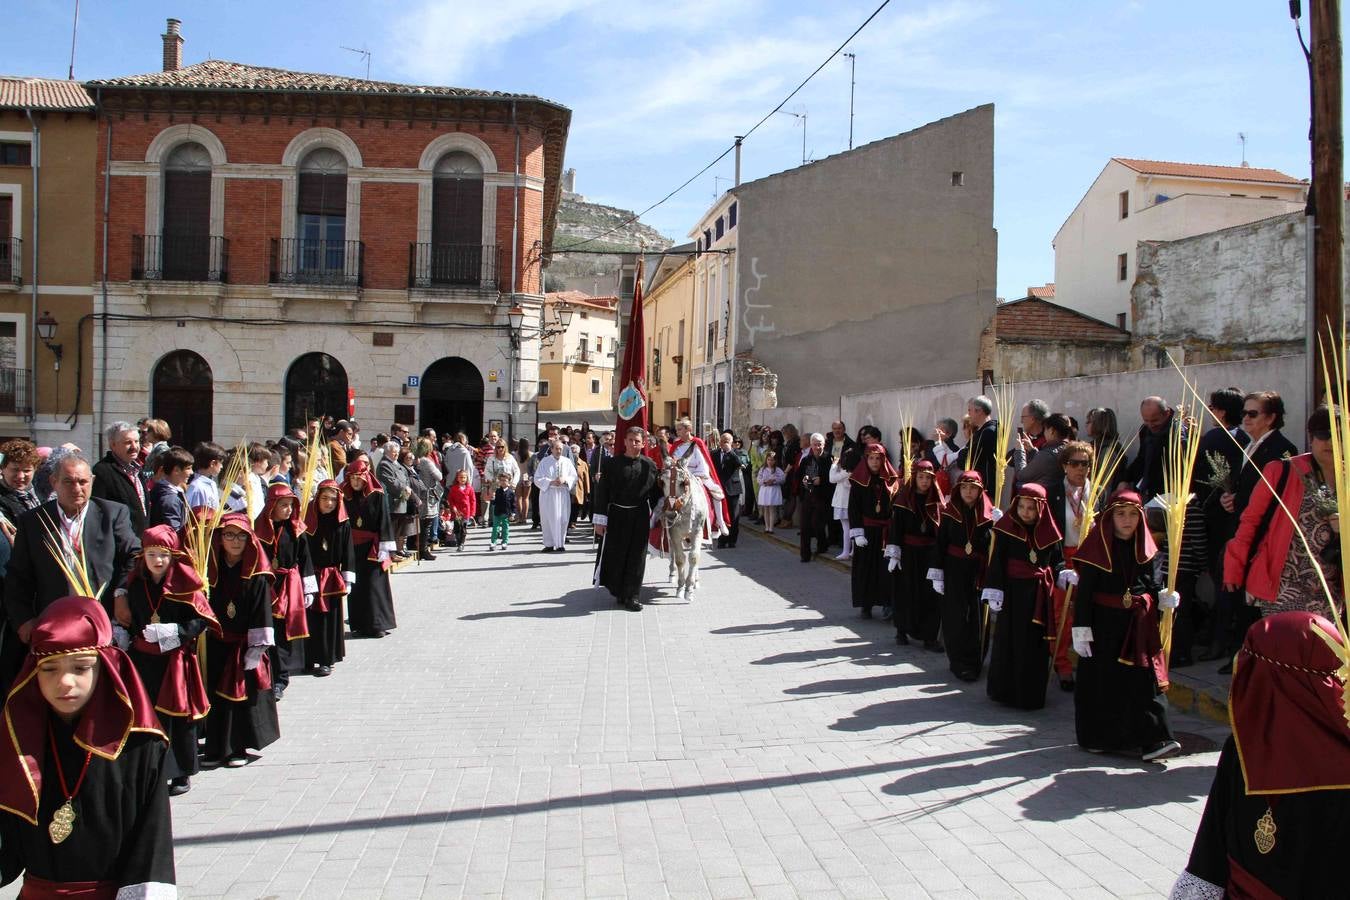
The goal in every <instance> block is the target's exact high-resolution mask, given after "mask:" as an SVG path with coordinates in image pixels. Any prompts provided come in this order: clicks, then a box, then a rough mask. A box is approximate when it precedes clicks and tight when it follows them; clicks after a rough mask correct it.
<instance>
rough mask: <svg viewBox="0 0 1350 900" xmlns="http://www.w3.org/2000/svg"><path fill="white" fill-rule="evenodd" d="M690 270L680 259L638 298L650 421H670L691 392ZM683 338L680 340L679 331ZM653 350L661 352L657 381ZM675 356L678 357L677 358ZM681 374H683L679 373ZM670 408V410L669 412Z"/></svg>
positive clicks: (691, 264) (690, 262) (692, 266)
mask: <svg viewBox="0 0 1350 900" xmlns="http://www.w3.org/2000/svg"><path fill="white" fill-rule="evenodd" d="M694 271H695V264H694V260H693V259H692V258H690V259H688V260H686V261H684V262H683V263H681V264H680V266H679V267H678V268H677V269H675V271H674V272H672V273H671V274H670V276H669V277H667V278H666V279H665V280H664V281H662V282H661V283H660V284H658V285H657V286H656V287H655V288H654V289H653V290H652V291H651V293H649V294H647V295H646V296H644V297H643V298H642V316H643V326H644V328H645V330H646V332H647V348H648V350H647V387H648V390H649V393H650V395H651V396H650V400H651V410H652V422H653V423H655V424H658V425H670V424H673V422H674V419H675V417H676V415H678V414H679V410H680V401H681V400H683V401H685V403H686V404H687V403H688V401H689V398H690V396H691V393H690V385H691V384H692V378H691V377H690V372H691V368H692V366H691V360H692V356H693V354H692V345H693V343H694V341H693V335H694V329H693V324H694ZM681 333H683V335H684V342H683V344H681V342H680V335H681ZM653 350H656V351H659V352H660V356H661V381H660V382H659V383H658V382H657V381H656V374H655V372H654V371H653V370H652V356H653ZM675 357H680V360H679V361H678V362H677V361H676V359H675ZM681 376H683V377H681ZM672 412H673V413H674V414H672Z"/></svg>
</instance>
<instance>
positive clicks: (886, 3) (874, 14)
mask: <svg viewBox="0 0 1350 900" xmlns="http://www.w3.org/2000/svg"><path fill="white" fill-rule="evenodd" d="M890 4H891V0H882V2H881V5H880V6H878V7H877V8H876V9H875V10H873V11H872V14H871V15H870V16H868V17H867V19H866V20H865V21H864V22H863V23H862V24H861V25H859V26H858V27H857V28H856V29H854V31H853V33H852V34H850V35H849V36H848V37H847V38H845V39H844V42H843V43H842V44H840V45H839V46H838V47H836V48H835V50H834V52H833V53H831V54H830V55H829V56H827V57H825V59H824V61H823V62H821V64H820V65H818V66H816V68H815V69H814V70H813V71H812V72H811V74H810V75H807V76H806V78H804V79H802V83H801V84H799V85H797V86H796V87H795V88H793V89H792V93H790V94H788V95H787V96H786V97H784V98H783V100H782V102H781V103H779V104H778V105H777V106H775V107H774V108H773V109H771V110H769V111H768V112H767V113H765V114H764V118H762V119H760V120H759V121H758V122H756V123H755V124H754V125H752V126H751V127H750V130H749V131H747V132H745V134H743V135H741V140H744V139H745V138H748V137H749V136H750V135H752V134H754V133H755V132H756V131H758V130H759V127H760V126H761V125H763V124H764V123H765V122H767V121H769V119H771V118H773V116H774V114H775V113H777V112H778V111H779V110H781V109H782V108H783V107H784V106H786V105H787V104H788V101H790V100H791V99H792V98H793V97H795V96H797V94H798V93H800V92H801V89H802V88H804V87H806V85H807V84H808V83H810V81H811V79H812V78H815V77H816V76H817V75H819V74H820V71H821V69H824V68H825V67H826V66H827V65H829V64H830V62H831V60H833V59H834V58H835V57H836V56H838V55H839V54H840V52H841V51H842V50H843V49H844V48H845V47H847V46H848V45H849V42H850V41H852V40H853V39H854V38H856V37H857V36H858V35H859V34H861V33H862V30H863V29H864V28H866V27H867V26H868V25H871V24H872V20H873V19H875V18H876V17H877V16H879V15H880V14H881V11H882V10H883V9H885V8H886V7H887V6H890ZM735 149H736V145H735V144H734V143H733V144H732V145H731V146H730V147H727V149H725V150H723V151H722V152H721V153H719V154H717V156H716V158H714V159H713V161H712V162H710V163H708V164H707V165H706V166H704V167H703V168H701V169H699V170H698V171H697V172H695V173H694V174H693V175H691V176H690V177H689V178H688V179H686V180H685V181H684V182H683V183H682V184H680V186H679V187H677V188H675V190H673V191H671V192H670V193H669V194H666V195H665V196H664V197H662V198H661V199H660V200H657V201H656V202H655V203H653V204H652V205H651V206H649V207H647V208H646V209H644V210H642V212H639V213H634V214H633V216H632V217H631V218H629V219H628V220H626V221H624V222H620V223H619V224H618V225H615V226H614V227H613V228H611V229H609V230H608V231H603V232H601V233H600V234H597V235H595V237H589V238H586V239H585V240H584V241H577V242H576V243H575V244H568V245H567V246H566V247H559V248H557V249H555V250H553V251H552V252H554V253H562V252H565V251H568V250H572V249H575V248H577V247H581V246H584V245H586V244H589V243H592V242H593V241H598V240H600V238H602V237H606V236H607V235H611V234H613V233H614V232H616V231H618V230H620V229H622V228H627V227H628V226H629V225H632V224H633V223H634V222H636V221H637V220H638V219H641V218H642V217H643V216H645V215H646V214H647V213H649V212H651V211H652V210H654V209H656V208H657V207H658V206H661V205H663V204H664V203H665V202H666V201H667V200H669V199H670V198H671V197H674V196H675V195H676V194H678V193H679V192H680V191H682V190H684V189H685V188H687V187H689V185H691V184H693V183H694V182H695V181H696V180H698V178H699V177H700V176H701V175H703V174H704V173H705V172H707V171H708V170H709V169H711V168H712V167H713V166H715V165H717V164H718V163H720V162H721V161H722V160H724V159H726V158H727V154H728V153H730V152H731V151H733V150H735Z"/></svg>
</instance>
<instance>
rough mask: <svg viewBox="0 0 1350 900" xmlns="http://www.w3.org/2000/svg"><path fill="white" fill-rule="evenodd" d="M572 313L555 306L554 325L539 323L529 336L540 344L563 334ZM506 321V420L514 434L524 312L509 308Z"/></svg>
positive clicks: (570, 320)
mask: <svg viewBox="0 0 1350 900" xmlns="http://www.w3.org/2000/svg"><path fill="white" fill-rule="evenodd" d="M572 313H573V310H572V307H571V305H570V304H567V303H558V304H556V305H555V306H554V307H553V316H554V320H555V324H554V325H552V326H550V325H547V324H545V323H544V322H543V321H541V322H540V323H539V327H538V328H537V329H534V330H533V331H532V332H531V336H532V337H538V338H539V340H540V342H541V343H542V342H544V341H550V340H552V339H553V338H554V337H557V336H558V335H560V334H563V333H565V332H566V331H567V329H568V327H569V326H570V325H571V324H572ZM506 321H507V323H508V324H509V325H510V327H511V388H510V394H511V407H510V411H509V413H508V414H507V419H508V425H509V430H510V431H511V432H512V433H514V432H515V427H516V424H515V423H516V416H515V413H516V385H515V381H516V368H517V367H518V366H519V364H520V345H521V344H522V343H523V342H524V339H525V310H524V309H522V308H521V307H519V306H513V307H511V308H510V309H509V310H507V312H506Z"/></svg>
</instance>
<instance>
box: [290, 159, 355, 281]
mask: <svg viewBox="0 0 1350 900" xmlns="http://www.w3.org/2000/svg"><path fill="white" fill-rule="evenodd" d="M298 181H299V185H298V190H297V192H296V225H297V227H296V237H297V239H298V246H297V247H296V251H295V252H296V256H295V269H296V274H297V280H301V281H317V282H322V283H326V284H327V283H341V282H343V281H344V280H345V278H344V275H345V272H346V268H347V266H346V258H347V247H346V238H347V159H346V157H344V156H343V155H342V154H341V153H339V152H338V151H336V150H334V149H332V148H331V147H319V148H318V149H316V150H311V151H310V152H309V153H308V154H307V155H306V156H305V158H304V159H303V160H301V161H300V173H299V179H298Z"/></svg>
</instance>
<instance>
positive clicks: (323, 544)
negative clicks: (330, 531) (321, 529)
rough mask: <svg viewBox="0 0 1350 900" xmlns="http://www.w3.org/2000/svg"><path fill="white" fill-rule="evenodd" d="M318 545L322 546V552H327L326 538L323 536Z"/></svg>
mask: <svg viewBox="0 0 1350 900" xmlns="http://www.w3.org/2000/svg"><path fill="white" fill-rule="evenodd" d="M319 546H320V547H322V548H323V552H324V553H327V552H328V538H324V539H323V540H322V541H321V542H320V543H319Z"/></svg>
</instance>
